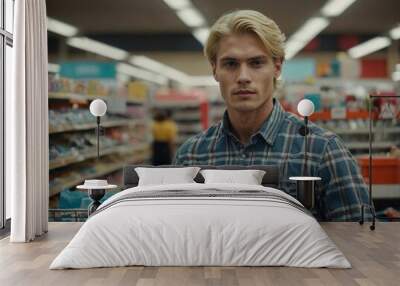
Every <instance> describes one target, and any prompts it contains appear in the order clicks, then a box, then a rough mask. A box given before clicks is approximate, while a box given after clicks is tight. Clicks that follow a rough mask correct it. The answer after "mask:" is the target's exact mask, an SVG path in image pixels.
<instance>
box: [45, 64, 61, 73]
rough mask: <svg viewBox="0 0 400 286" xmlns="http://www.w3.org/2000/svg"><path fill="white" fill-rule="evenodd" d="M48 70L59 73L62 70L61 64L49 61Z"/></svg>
mask: <svg viewBox="0 0 400 286" xmlns="http://www.w3.org/2000/svg"><path fill="white" fill-rule="evenodd" d="M47 70H48V71H49V72H52V73H58V72H59V71H60V65H58V64H52V63H48V64H47Z"/></svg>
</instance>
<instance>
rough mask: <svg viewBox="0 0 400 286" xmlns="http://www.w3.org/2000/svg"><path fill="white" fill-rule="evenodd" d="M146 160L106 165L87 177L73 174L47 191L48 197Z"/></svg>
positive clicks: (138, 158)
mask: <svg viewBox="0 0 400 286" xmlns="http://www.w3.org/2000/svg"><path fill="white" fill-rule="evenodd" d="M146 159H147V156H143V157H137V158H135V160H130V161H126V162H122V163H116V164H112V165H108V166H107V168H106V169H104V170H102V171H100V172H96V173H93V174H91V175H87V176H79V177H78V176H77V175H76V174H74V175H72V176H70V177H69V178H64V179H63V180H62V181H61V182H60V183H58V184H56V185H53V186H52V187H51V188H50V189H49V195H50V197H52V196H55V195H57V194H58V193H60V192H61V191H62V190H63V189H68V188H72V187H75V186H76V185H78V184H79V183H81V182H83V181H85V180H90V179H94V178H98V177H102V176H105V175H107V174H110V173H113V172H115V171H118V170H120V169H122V168H123V167H124V166H125V165H126V164H139V163H143V162H144V161H145V160H146Z"/></svg>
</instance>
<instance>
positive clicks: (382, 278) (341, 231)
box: [0, 222, 400, 286]
mask: <svg viewBox="0 0 400 286" xmlns="http://www.w3.org/2000/svg"><path fill="white" fill-rule="evenodd" d="M322 225H323V227H324V229H325V230H326V231H327V233H328V234H329V236H330V237H331V239H332V240H333V241H335V243H336V244H337V245H338V247H339V248H340V249H341V250H342V251H343V253H344V254H345V255H346V257H347V258H348V259H349V261H350V262H351V264H352V266H353V268H352V269H348V270H343V269H306V268H290V267H120V268H100V269H85V270H48V267H49V265H50V263H51V261H52V260H53V259H54V258H55V256H56V255H57V254H58V253H59V252H60V251H61V250H62V249H63V247H65V245H66V244H67V242H68V241H69V240H70V239H71V238H72V236H73V235H74V234H75V233H76V231H77V230H78V229H79V227H80V226H81V223H50V227H49V233H48V234H47V235H45V236H43V237H42V238H40V239H38V240H35V241H34V242H32V243H21V244H17V243H9V240H8V238H5V239H3V240H1V241H0V285H1V286H8V285H10V286H17V285H40V286H41V285H52V286H61V285H68V286H75V285H79V286H81V285H82V286H83V285H85V286H86V285H137V286H139V285H140V286H150V285H152V286H153V285H167V286H179V285H226V286H234V285H246V286H247V285H249V286H250V285H255V286H261V285H346V286H351V285H362V286H363V285H365V286H367V285H368V286H370V285H382V286H390V285H400V223H394V222H392V223H379V224H377V228H376V230H375V231H370V230H369V228H368V225H364V226H360V225H358V223H324V224H322Z"/></svg>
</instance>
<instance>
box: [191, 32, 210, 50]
mask: <svg viewBox="0 0 400 286" xmlns="http://www.w3.org/2000/svg"><path fill="white" fill-rule="evenodd" d="M209 34H210V30H209V29H208V28H199V29H196V30H194V31H193V36H194V37H195V38H196V39H197V40H198V41H199V42H200V43H201V44H202V45H203V46H204V45H205V44H206V41H207V39H208V35H209Z"/></svg>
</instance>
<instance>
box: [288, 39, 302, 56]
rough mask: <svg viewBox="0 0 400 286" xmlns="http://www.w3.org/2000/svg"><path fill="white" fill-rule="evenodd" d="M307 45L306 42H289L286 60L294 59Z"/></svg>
mask: <svg viewBox="0 0 400 286" xmlns="http://www.w3.org/2000/svg"><path fill="white" fill-rule="evenodd" d="M305 45H306V44H305V43H304V42H299V41H295V40H289V41H287V42H286V45H285V59H286V60H290V59H291V58H293V57H294V56H295V55H296V54H297V53H298V52H300V51H301V49H302V48H303V47H304V46H305Z"/></svg>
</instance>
